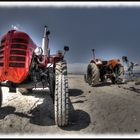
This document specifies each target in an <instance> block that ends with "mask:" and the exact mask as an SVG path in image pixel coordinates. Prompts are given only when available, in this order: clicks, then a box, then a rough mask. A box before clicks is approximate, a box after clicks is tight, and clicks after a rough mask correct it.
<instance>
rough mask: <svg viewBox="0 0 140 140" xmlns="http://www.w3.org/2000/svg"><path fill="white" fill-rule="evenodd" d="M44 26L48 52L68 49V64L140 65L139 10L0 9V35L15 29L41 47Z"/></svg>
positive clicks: (104, 8) (97, 8)
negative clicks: (120, 61)
mask: <svg viewBox="0 0 140 140" xmlns="http://www.w3.org/2000/svg"><path fill="white" fill-rule="evenodd" d="M44 25H47V26H48V28H49V30H50V32H51V34H50V42H49V47H50V50H51V53H55V52H56V51H57V50H58V49H59V50H60V49H63V46H64V45H67V46H69V47H70V51H69V52H68V53H67V54H66V59H67V61H68V63H70V64H73V63H77V64H79V63H84V64H88V63H89V61H90V59H92V51H91V50H92V49H93V48H94V49H95V54H96V57H98V58H102V59H104V60H109V59H113V58H119V59H121V57H122V56H123V55H126V56H128V58H129V60H130V61H133V62H136V63H139V64H140V7H110V8H108V7H90V8H87V7H48V6H46V7H0V36H1V35H2V34H4V33H5V32H7V31H8V30H10V29H11V28H12V27H13V26H17V27H18V28H19V30H22V31H25V32H26V33H28V34H29V35H30V36H31V38H32V39H33V41H34V42H35V43H36V44H37V45H38V46H41V42H42V36H43V29H44Z"/></svg>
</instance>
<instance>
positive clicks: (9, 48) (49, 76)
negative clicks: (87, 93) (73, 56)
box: [0, 26, 69, 126]
mask: <svg viewBox="0 0 140 140" xmlns="http://www.w3.org/2000/svg"><path fill="white" fill-rule="evenodd" d="M49 34H50V31H49V30H48V29H47V26H45V29H44V36H43V39H42V47H37V45H36V44H35V43H34V42H33V41H32V39H31V38H30V36H29V35H28V34H27V33H25V32H21V31H17V30H10V31H8V32H7V33H6V34H5V35H3V36H2V38H1V42H0V105H2V89H1V87H8V88H9V92H16V89H17V88H18V89H19V91H22V90H21V89H26V90H28V91H31V90H32V89H33V88H43V89H44V88H45V87H49V90H50V95H51V97H52V99H53V101H54V110H55V122H56V124H57V125H58V126H66V125H68V110H69V95H68V78H67V63H66V61H65V60H64V55H65V52H66V51H68V50H69V47H68V46H65V47H64V53H63V52H62V51H58V52H57V54H55V55H50V49H49V47H48V43H49V37H48V36H49Z"/></svg>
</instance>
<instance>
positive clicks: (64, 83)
mask: <svg viewBox="0 0 140 140" xmlns="http://www.w3.org/2000/svg"><path fill="white" fill-rule="evenodd" d="M54 105H55V107H54V108H55V109H54V110H55V123H56V124H57V125H58V126H60V127H62V126H66V125H68V113H69V112H68V110H69V94H68V78H67V65H66V62H65V61H60V62H58V63H56V67H55V100H54Z"/></svg>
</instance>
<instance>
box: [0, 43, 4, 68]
mask: <svg viewBox="0 0 140 140" xmlns="http://www.w3.org/2000/svg"><path fill="white" fill-rule="evenodd" d="M1 43H2V41H1ZM3 61H4V45H1V46H0V67H3V65H4V62H3Z"/></svg>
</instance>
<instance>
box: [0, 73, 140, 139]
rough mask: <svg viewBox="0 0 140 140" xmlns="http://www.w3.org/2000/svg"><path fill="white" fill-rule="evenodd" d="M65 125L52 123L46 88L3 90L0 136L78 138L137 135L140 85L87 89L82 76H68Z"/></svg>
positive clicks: (51, 110)
mask: <svg viewBox="0 0 140 140" xmlns="http://www.w3.org/2000/svg"><path fill="white" fill-rule="evenodd" d="M68 77H69V79H68V80H69V96H70V111H69V114H70V117H69V126H67V127H63V128H59V127H57V126H56V125H55V122H54V109H53V102H52V99H51V97H50V95H49V91H48V89H46V90H44V91H41V90H40V89H38V90H34V92H33V93H28V94H24V95H22V94H21V93H19V92H16V93H9V92H8V88H2V90H3V93H4V94H3V105H2V108H1V109H0V132H1V134H31V135H34V134H38V135H43V134H44V135H46V134H50V135H53V136H54V134H56V135H58V134H59V135H63V136H64V135H72V134H76V135H79V136H82V135H84V134H86V135H96V134H99V135H101V134H113V135H116V134H119V135H122V134H132V135H133V134H134V135H135V134H139V133H140V86H139V85H135V83H134V82H129V83H128V84H120V85H112V84H110V83H107V84H104V85H100V86H98V87H90V86H89V85H88V84H87V83H85V81H84V76H83V75H69V76H68Z"/></svg>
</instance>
